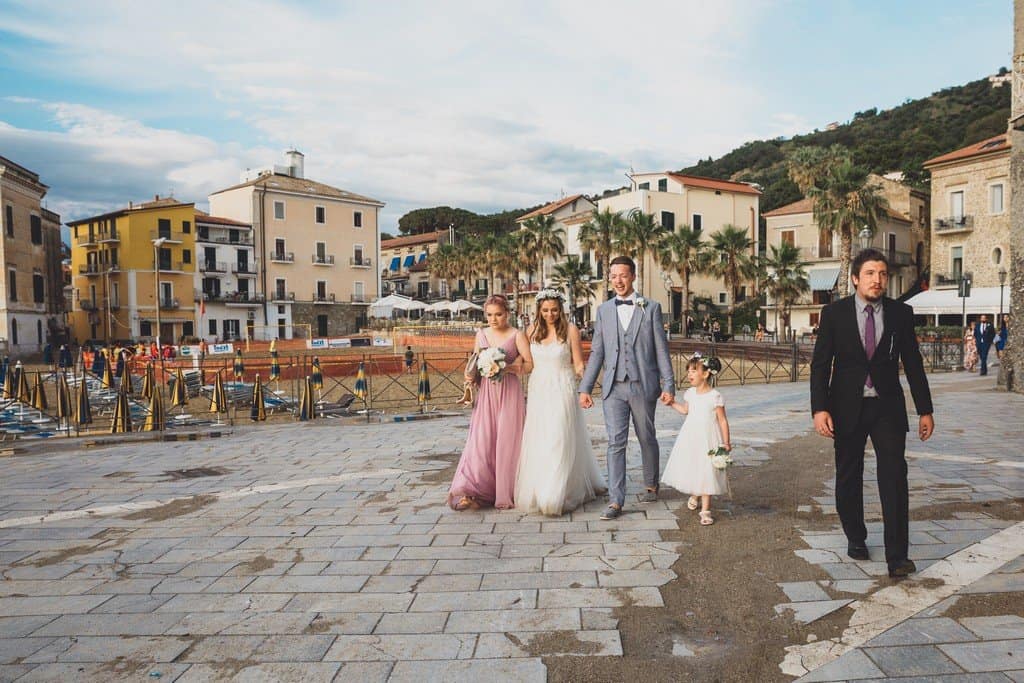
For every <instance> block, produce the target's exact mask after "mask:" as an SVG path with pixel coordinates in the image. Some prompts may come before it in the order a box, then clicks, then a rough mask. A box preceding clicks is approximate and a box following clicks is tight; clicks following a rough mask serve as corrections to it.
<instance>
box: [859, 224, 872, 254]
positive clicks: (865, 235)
mask: <svg viewBox="0 0 1024 683" xmlns="http://www.w3.org/2000/svg"><path fill="white" fill-rule="evenodd" d="M857 237H859V238H860V249H861V251H864V250H865V249H867V248H868V247H870V246H871V228H869V227H868V226H866V225H865V226H864V227H863V228H861V229H860V232H859V233H857Z"/></svg>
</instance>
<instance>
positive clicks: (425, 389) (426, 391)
mask: <svg viewBox="0 0 1024 683" xmlns="http://www.w3.org/2000/svg"><path fill="white" fill-rule="evenodd" d="M416 399H417V400H418V401H419V402H420V403H426V402H427V401H429V400H430V375H429V374H427V361H423V362H422V363H420V386H419V389H418V391H417V392H416Z"/></svg>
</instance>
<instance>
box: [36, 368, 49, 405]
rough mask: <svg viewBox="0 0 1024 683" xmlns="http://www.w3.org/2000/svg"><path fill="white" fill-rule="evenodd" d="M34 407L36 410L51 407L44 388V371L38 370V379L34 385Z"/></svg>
mask: <svg viewBox="0 0 1024 683" xmlns="http://www.w3.org/2000/svg"><path fill="white" fill-rule="evenodd" d="M32 407H33V408H35V409H36V410H46V409H47V408H49V407H50V404H49V402H48V401H47V400H46V389H44V388H43V373H41V372H36V381H35V383H34V384H33V385H32Z"/></svg>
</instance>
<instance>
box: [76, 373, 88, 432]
mask: <svg viewBox="0 0 1024 683" xmlns="http://www.w3.org/2000/svg"><path fill="white" fill-rule="evenodd" d="M75 422H77V423H78V426H79V427H81V426H82V425H87V424H92V406H90V405H89V388H88V387H87V386H86V385H85V380H84V379H83V380H82V383H81V384H79V385H78V403H77V404H76V406H75Z"/></svg>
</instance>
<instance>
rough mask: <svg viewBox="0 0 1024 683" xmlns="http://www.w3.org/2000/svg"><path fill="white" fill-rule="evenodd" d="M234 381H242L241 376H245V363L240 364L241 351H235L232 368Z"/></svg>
mask: <svg viewBox="0 0 1024 683" xmlns="http://www.w3.org/2000/svg"><path fill="white" fill-rule="evenodd" d="M233 372H234V375H235V379H237V380H238V381H242V375H244V374H245V363H243V362H242V349H238V350H237V351H235V364H234V367H233Z"/></svg>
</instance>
